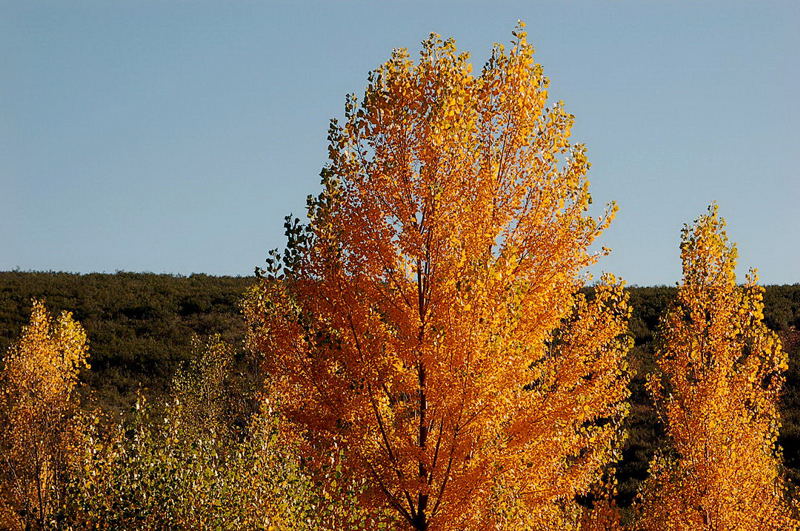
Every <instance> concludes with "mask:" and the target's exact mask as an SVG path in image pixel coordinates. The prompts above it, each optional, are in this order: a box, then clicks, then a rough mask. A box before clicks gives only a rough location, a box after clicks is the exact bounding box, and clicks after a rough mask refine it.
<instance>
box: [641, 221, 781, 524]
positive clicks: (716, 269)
mask: <svg viewBox="0 0 800 531" xmlns="http://www.w3.org/2000/svg"><path fill="white" fill-rule="evenodd" d="M724 227H725V221H724V220H723V219H722V218H720V217H719V214H718V208H717V206H716V205H713V206H711V207H710V208H709V211H708V214H706V215H704V216H701V217H700V218H699V219H698V220H697V221H696V222H695V224H694V225H693V226H691V227H688V226H687V227H685V228H684V230H683V235H682V243H681V259H682V261H683V281H682V282H681V284H680V286H679V289H678V295H677V299H676V300H675V302H674V304H673V305H672V306H671V308H670V309H669V310H668V311H667V312H666V313H665V315H664V317H663V318H662V322H661V327H660V338H659V339H658V343H659V344H658V347H657V371H656V373H655V374H654V375H652V377H651V378H650V381H649V386H650V388H651V390H652V392H653V396H654V398H655V400H656V403H657V405H658V406H659V407H660V412H661V416H662V421H663V422H664V424H665V425H666V426H667V433H668V435H669V440H670V447H669V449H668V450H667V451H665V452H664V453H662V454H660V455H658V456H657V458H656V459H655V461H654V462H653V463H652V465H651V478H650V479H649V480H648V481H647V483H646V485H645V489H644V492H643V507H642V512H643V519H642V526H643V527H644V528H646V529H654V530H655V529H659V530H660V529H753V530H756V529H793V528H794V529H796V522H794V523H793V522H792V521H791V520H790V519H789V514H790V513H789V511H788V507H787V505H786V502H785V500H784V494H785V490H784V485H783V481H782V478H781V475H780V467H781V454H780V449H779V447H778V445H777V438H778V429H779V427H780V416H779V413H778V395H779V393H780V390H781V387H782V385H783V381H784V371H785V370H786V369H787V358H786V354H785V353H784V352H783V351H782V349H781V344H780V341H779V340H778V338H777V336H776V335H775V333H773V332H771V331H769V330H768V329H767V327H766V326H765V325H764V323H763V318H764V315H763V309H764V304H763V301H762V296H763V292H764V289H763V288H761V287H759V286H757V285H756V278H757V277H756V273H755V271H751V272H750V274H749V275H748V277H747V282H746V284H745V285H744V286H738V285H737V284H736V273H735V267H736V256H737V254H736V247H735V246H734V245H732V244H729V243H728V238H727V235H726V234H725V230H724Z"/></svg>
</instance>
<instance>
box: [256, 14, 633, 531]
mask: <svg viewBox="0 0 800 531" xmlns="http://www.w3.org/2000/svg"><path fill="white" fill-rule="evenodd" d="M514 35H515V38H514V40H513V42H512V44H511V46H510V47H509V48H508V49H506V48H505V47H503V46H501V45H495V47H494V48H493V50H492V53H491V57H490V59H489V60H488V62H487V63H486V65H485V66H484V68H483V70H482V71H481V72H480V74H479V75H473V73H472V67H471V65H470V63H469V61H468V55H467V54H465V53H460V52H458V51H457V50H456V46H455V43H454V41H453V40H442V39H441V38H440V37H439V36H437V35H432V36H431V37H430V38H429V39H427V40H426V41H425V42H424V43H423V46H422V51H421V53H420V57H419V60H418V61H417V62H416V63H415V62H414V61H412V59H411V58H410V57H409V54H408V52H407V51H406V50H404V49H399V50H395V51H394V52H393V54H392V56H391V58H390V59H389V60H388V61H387V62H386V63H384V64H383V65H381V66H380V67H379V68H378V69H377V70H375V71H374V72H372V73H371V74H370V76H369V82H368V86H367V89H366V91H365V93H364V96H363V98H361V99H358V98H356V97H355V96H350V97H348V99H347V102H346V106H345V119H344V121H343V122H342V123H339V122H337V121H336V120H334V121H332V123H331V127H330V131H329V142H330V143H329V158H330V161H329V163H328V165H327V166H326V168H325V169H324V170H323V172H322V185H323V191H322V193H321V194H320V195H319V196H318V197H311V198H309V202H308V212H307V214H308V219H309V223H308V224H307V225H301V224H300V223H299V220H294V221H292V220H291V219H288V220H287V235H288V238H289V242H288V245H287V249H286V251H285V252H284V253H283V255H278V254H277V253H274V254H273V256H272V257H271V258H270V259H269V260H268V264H269V265H268V268H267V270H266V271H263V272H262V273H263V276H264V277H265V280H264V281H263V283H262V284H260V285H259V286H258V287H256V288H255V289H254V290H253V291H252V292H251V293H250V296H249V298H248V301H247V303H246V308H245V314H246V318H247V320H248V322H249V325H250V333H249V338H248V341H249V345H250V347H251V348H252V349H254V350H255V351H257V352H260V353H262V354H263V360H264V364H265V368H266V370H267V372H268V373H269V374H270V376H271V385H273V386H274V387H275V390H276V392H277V396H280V397H281V406H282V408H283V410H284V412H285V413H286V415H287V416H288V417H289V418H290V419H291V420H292V421H293V422H294V425H295V426H298V427H300V428H301V429H302V430H304V434H305V439H306V441H307V443H308V444H307V448H306V451H307V452H308V455H309V456H312V457H315V461H313V462H316V464H317V465H318V466H322V465H325V464H329V463H331V462H332V461H331V460H334V461H335V460H336V456H339V455H342V456H343V457H342V460H341V461H339V462H337V463H336V466H339V467H341V468H342V469H343V470H344V472H345V474H347V475H348V477H350V478H351V479H353V480H357V481H365V482H367V483H368V484H369V485H370V488H369V489H368V491H367V494H366V499H365V502H366V503H367V504H368V505H371V506H372V507H375V508H376V510H377V509H378V508H381V507H387V506H388V507H390V508H391V509H392V510H393V511H394V513H395V514H396V515H397V516H398V518H400V519H401V520H403V521H405V522H406V525H409V526H411V527H414V528H416V529H426V528H429V527H431V528H434V527H435V528H459V529H464V528H470V527H477V526H479V525H480V526H486V525H494V526H502V525H507V524H508V522H513V521H516V522H518V524H519V525H522V524H521V523H520V522H527V524H528V525H530V526H536V525H537V523H538V524H543V523H549V524H553V523H555V522H558V521H568V520H569V519H570V518H575V517H576V511H577V506H575V505H574V503H573V500H574V498H575V495H576V494H578V493H584V492H586V491H588V489H589V488H590V486H591V485H592V484H593V483H594V482H596V481H597V480H598V479H599V478H600V475H601V471H602V470H603V467H604V466H605V465H606V464H608V463H609V461H611V460H612V459H613V457H614V455H615V448H616V446H615V444H616V442H617V441H618V439H619V437H620V433H621V429H620V422H621V419H622V417H623V416H624V414H625V411H626V407H627V406H626V401H625V400H626V397H627V387H626V384H627V381H628V376H627V372H626V367H625V361H624V354H625V352H626V351H627V349H628V348H629V341H628V339H627V337H626V336H624V334H625V332H626V329H627V319H628V313H629V309H628V306H627V302H626V297H625V296H624V295H623V292H622V289H621V283H620V282H618V281H617V280H616V279H614V278H613V277H611V276H608V277H605V278H604V280H603V283H602V284H601V285H600V286H599V287H598V289H597V292H596V296H594V297H593V298H592V299H591V300H588V299H587V298H585V297H584V296H583V295H580V294H578V293H579V290H580V289H581V288H582V287H583V286H584V285H585V282H586V281H587V277H586V276H585V275H584V274H583V271H584V270H585V268H586V267H587V266H589V265H590V264H592V263H594V262H595V261H596V260H597V258H598V254H596V253H592V252H590V251H589V247H590V245H592V243H593V242H594V241H595V239H596V238H597V237H598V236H599V235H600V233H601V232H602V231H603V230H604V229H605V228H606V227H607V226H608V224H609V222H610V221H611V219H612V217H613V214H614V211H615V207H614V206H613V205H610V206H609V207H608V208H607V210H606V212H605V214H603V215H602V216H601V217H599V218H594V217H592V216H590V215H588V213H587V209H588V207H589V205H590V203H591V197H590V194H589V182H588V180H587V179H586V172H587V169H588V168H589V163H588V162H587V158H586V150H585V148H584V147H583V146H582V145H572V144H571V143H570V141H569V137H570V129H571V127H572V124H573V116H572V115H570V114H568V113H567V112H566V111H565V110H564V107H563V105H562V104H561V103H556V104H552V105H548V103H547V97H548V94H547V86H548V81H547V79H546V78H545V77H544V74H543V71H542V68H541V66H539V65H538V64H536V63H535V62H534V59H533V48H532V47H531V45H530V44H528V42H527V40H526V34H525V32H524V31H522V29H521V28H519V29H518V30H517V31H516V32H515V33H514ZM487 500H488V501H487ZM565 519H566V520H565Z"/></svg>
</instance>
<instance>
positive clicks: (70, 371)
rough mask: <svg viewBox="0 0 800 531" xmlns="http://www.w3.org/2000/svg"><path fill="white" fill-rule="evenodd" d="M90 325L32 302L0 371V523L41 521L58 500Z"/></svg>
mask: <svg viewBox="0 0 800 531" xmlns="http://www.w3.org/2000/svg"><path fill="white" fill-rule="evenodd" d="M87 357H88V348H87V346H86V332H84V330H83V328H81V326H80V324H78V323H77V322H75V321H74V320H73V319H72V314H70V313H69V312H63V313H62V314H61V315H60V316H59V317H58V318H57V319H55V320H54V319H52V318H51V317H50V315H49V314H48V313H47V310H46V308H45V306H44V303H43V302H42V301H36V300H35V301H33V309H32V311H31V318H30V323H29V324H28V325H27V326H26V327H25V328H24V329H23V331H22V336H21V337H20V339H19V341H17V342H16V343H15V344H13V345H12V346H11V347H10V348H9V350H8V352H7V354H6V356H5V358H4V360H3V369H2V372H0V425H2V430H0V527H4V528H15V527H18V526H19V527H25V528H27V527H29V526H35V527H41V526H44V525H45V524H49V520H48V518H49V517H50V516H51V515H52V514H54V513H55V512H56V511H57V510H58V509H59V508H60V507H59V503H60V500H61V499H62V496H63V488H64V481H63V475H64V472H65V467H66V464H67V461H68V459H69V458H70V454H71V446H70V445H71V443H72V434H73V430H74V428H75V426H73V425H71V423H70V421H71V420H72V416H73V415H74V413H75V411H76V409H77V406H78V401H77V399H76V397H75V395H74V392H73V391H74V389H75V386H76V385H77V382H78V371H79V370H80V369H81V368H83V367H86V368H88V364H87V362H86V359H87Z"/></svg>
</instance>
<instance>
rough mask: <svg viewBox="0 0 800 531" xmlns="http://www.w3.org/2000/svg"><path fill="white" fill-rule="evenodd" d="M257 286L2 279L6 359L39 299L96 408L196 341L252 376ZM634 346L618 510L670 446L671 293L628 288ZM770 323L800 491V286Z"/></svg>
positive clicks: (102, 278)
mask: <svg viewBox="0 0 800 531" xmlns="http://www.w3.org/2000/svg"><path fill="white" fill-rule="evenodd" d="M255 281H256V280H255V278H242V277H212V276H208V275H192V276H188V277H182V276H171V275H155V274H148V273H116V274H89V275H77V274H69V273H22V272H3V273H0V357H2V355H3V354H5V351H6V349H7V347H8V345H9V344H10V343H11V341H13V340H14V339H15V338H16V337H18V335H19V333H20V329H21V327H22V326H23V325H24V324H25V322H26V321H27V319H28V315H29V312H30V301H31V298H33V297H39V298H45V299H46V300H47V306H48V308H49V309H50V310H51V311H53V312H58V311H60V310H70V311H73V312H74V315H75V317H76V318H77V319H78V320H79V321H80V322H81V324H83V326H84V327H85V328H86V331H87V333H88V334H89V339H90V350H91V358H90V362H91V365H92V369H91V370H90V371H85V372H84V375H83V379H84V381H85V382H86V383H87V384H88V385H87V389H88V390H90V391H91V393H90V394H91V396H93V397H95V399H96V401H97V403H98V404H99V405H101V406H103V407H105V408H107V409H116V410H121V409H125V408H127V407H128V406H130V404H131V403H132V401H133V399H134V396H135V391H136V389H137V388H139V387H141V388H142V389H143V390H145V391H147V392H150V393H153V394H159V393H162V392H163V391H164V390H165V389H166V387H167V384H168V382H169V380H170V378H171V376H172V374H173V373H174V371H175V369H176V368H177V367H178V366H179V365H180V364H181V363H182V362H184V361H186V360H187V359H189V358H190V356H191V348H190V339H191V336H192V334H199V335H203V336H205V335H210V334H216V333H218V334H221V335H222V337H223V339H224V340H225V341H227V342H229V343H230V344H233V345H235V346H236V347H237V349H238V350H239V354H238V355H239V361H240V365H239V368H238V369H237V370H240V371H247V370H249V369H248V368H247V365H246V364H244V360H243V354H242V352H241V350H242V349H241V342H242V339H243V336H244V323H243V320H242V317H241V315H240V313H239V301H240V299H241V296H242V294H243V293H244V290H245V289H246V288H247V286H249V285H251V284H252V283H253V282H255ZM628 291H629V293H630V297H631V304H632V306H633V317H632V319H631V324H630V332H631V335H633V337H634V339H635V347H634V350H633V351H632V353H631V366H632V368H633V370H634V371H635V374H636V376H635V378H634V380H633V383H632V389H631V390H632V393H633V404H632V408H631V415H630V417H629V419H628V428H629V429H628V431H629V436H628V440H627V443H626V448H625V449H624V451H623V457H624V458H623V462H622V463H621V464H620V467H619V470H618V475H619V479H620V501H621V502H622V503H623V504H626V503H629V502H630V500H631V499H632V497H633V495H634V493H635V489H636V486H637V484H638V482H639V481H640V480H641V479H643V478H644V477H645V476H646V475H647V463H648V460H649V458H650V456H652V454H653V452H654V450H655V447H656V445H657V444H659V442H660V441H661V440H662V438H663V433H662V429H661V427H660V426H659V424H658V421H657V418H656V416H655V413H654V411H653V407H652V404H651V402H650V399H649V397H648V395H647V392H646V391H645V389H644V378H645V375H646V374H647V372H648V371H649V370H651V368H652V365H653V361H652V359H653V358H652V356H653V351H652V339H653V334H654V333H655V330H656V327H657V325H658V319H659V316H660V314H661V312H662V311H663V310H664V308H665V307H666V306H667V304H668V303H669V301H670V300H671V298H672V297H673V296H674V294H675V288H673V287H646V288H642V287H633V288H629V290H628ZM765 304H766V308H765V320H766V322H767V324H768V326H770V328H772V329H773V330H776V331H777V332H778V333H779V335H780V336H781V339H782V340H783V341H784V346H785V348H786V350H787V352H789V356H790V367H789V373H788V374H787V385H786V388H785V393H784V407H783V413H784V426H783V429H782V431H781V443H782V445H783V448H784V454H785V460H786V464H787V466H788V467H789V468H790V470H789V475H790V477H791V478H792V479H793V480H794V481H795V482H796V483H797V484H800V331H798V330H800V285H798V284H795V285H790V286H788V285H787V286H768V287H767V290H766V295H765Z"/></svg>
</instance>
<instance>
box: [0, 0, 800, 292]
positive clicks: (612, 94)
mask: <svg viewBox="0 0 800 531" xmlns="http://www.w3.org/2000/svg"><path fill="white" fill-rule="evenodd" d="M517 19H523V20H525V21H526V22H527V24H528V33H529V40H530V41H531V42H532V43H533V44H534V46H535V47H536V50H537V55H536V57H537V61H538V62H540V63H541V64H542V65H543V66H544V69H545V72H546V74H547V75H548V77H550V79H551V82H552V83H551V91H550V94H551V96H552V98H553V99H560V100H563V101H564V102H565V104H566V108H567V109H568V110H569V111H570V112H571V113H573V114H575V116H576V127H575V129H574V133H573V140H575V141H579V142H583V143H585V144H586V145H587V146H588V148H589V157H590V160H591V161H592V164H593V166H592V170H591V172H590V179H591V181H592V192H593V196H594V198H595V202H596V203H597V204H601V203H605V202H607V201H610V200H616V201H617V202H618V204H619V206H620V212H619V214H618V216H617V219H616V221H615V222H614V224H613V225H612V227H611V229H609V230H608V232H607V233H606V234H605V235H604V237H603V239H602V244H604V245H606V246H608V247H611V248H612V249H613V253H612V255H611V256H609V257H607V258H605V259H604V260H603V261H602V263H601V265H600V267H599V268H598V271H599V270H600V269H602V270H606V271H611V272H614V273H616V274H619V275H621V276H622V277H624V278H625V279H626V280H627V281H628V282H629V283H633V284H640V285H649V284H672V283H674V282H675V281H676V280H678V278H679V276H680V263H679V252H678V242H679V235H680V228H681V226H682V224H683V223H685V222H690V221H691V220H693V219H694V218H696V217H697V216H698V215H700V214H701V213H703V211H704V210H705V207H706V205H707V204H708V203H709V202H711V201H714V200H715V201H717V202H718V203H719V204H720V209H721V212H722V214H723V215H724V216H725V217H727V219H728V222H729V235H730V237H731V239H732V240H734V241H736V242H737V243H738V245H739V251H740V257H741V258H740V265H741V268H740V270H741V271H742V272H743V271H744V270H745V269H746V268H748V267H752V266H755V267H758V268H759V271H760V273H761V279H762V281H763V282H765V283H795V282H800V174H799V172H798V168H800V149H799V148H798V140H799V139H800V138H799V137H800V134H799V133H798V125H800V103H798V97H797V95H798V87H799V86H800V60H798V50H800V31H798V28H799V27H800V3H798V2H796V1H785V2H777V1H763V2H752V1H700V2H698V1H686V2H657V1H655V0H639V1H626V0H616V1H602V0H593V1H585V2H584V1H574V0H573V1H566V2H557V1H549V2H539V1H531V0H528V1H520V2H510V1H509V2H489V1H484V2H476V1H470V0H460V1H453V2H450V1H438V2H432V1H427V2H422V1H403V2H366V1H364V2H354V1H326V2H297V1H286V2H248V1H241V2H228V1H226V2H223V1H219V2H202V1H192V2H189V1H174V2H168V1H148V0H137V1H129V2H122V1H119V2H108V1H106V0H102V1H100V0H98V1H96V2H90V1H76V2H69V3H67V2H61V1H52V2H51V1H37V2H6V1H2V2H0V48H2V50H3V53H2V55H0V270H8V269H13V268H16V267H19V268H21V269H23V270H28V269H31V270H64V271H77V272H90V271H109V272H111V271H115V270H128V271H154V272H170V273H180V274H189V273H192V272H204V273H210V274H235V275H249V274H251V273H252V270H253V267H254V266H256V265H261V264H262V263H263V260H264V258H265V257H266V254H267V251H268V249H270V248H274V247H280V246H281V245H282V244H283V234H282V231H283V229H282V221H283V217H284V215H286V214H287V213H289V212H294V213H296V214H297V213H302V212H303V207H304V204H305V197H306V195H308V194H309V193H316V192H317V191H318V189H319V176H318V175H319V170H320V168H321V167H322V166H323V164H324V163H325V156H326V143H325V137H326V132H327V124H328V120H329V119H330V118H331V117H335V116H341V114H342V110H343V104H344V96H345V94H347V93H349V92H357V93H360V92H362V90H363V88H364V86H365V82H366V77H367V73H368V72H369V71H370V70H371V69H373V68H374V67H376V66H377V65H378V64H380V63H381V62H382V61H384V60H385V59H387V58H388V56H389V53H390V51H391V49H392V48H395V47H407V48H410V49H411V50H412V51H416V50H418V48H419V46H418V45H419V42H420V41H421V40H422V39H423V38H425V37H426V36H427V34H428V33H429V32H432V31H435V32H437V33H440V34H442V35H445V36H453V37H455V38H456V40H457V42H458V45H459V48H461V49H463V50H468V51H470V52H472V57H473V60H474V63H475V65H476V70H478V69H479V68H478V67H479V66H480V65H481V64H482V63H483V61H484V60H485V59H486V57H487V56H488V52H489V49H490V46H491V44H492V42H508V41H509V40H510V39H511V31H512V29H513V27H514V25H515V22H516V20H517Z"/></svg>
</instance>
